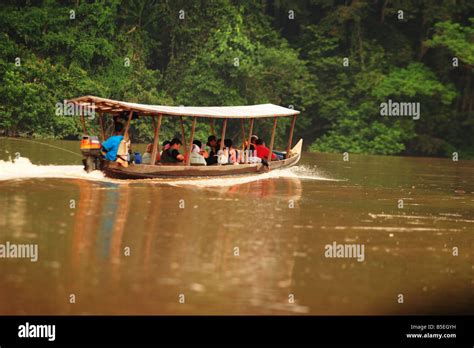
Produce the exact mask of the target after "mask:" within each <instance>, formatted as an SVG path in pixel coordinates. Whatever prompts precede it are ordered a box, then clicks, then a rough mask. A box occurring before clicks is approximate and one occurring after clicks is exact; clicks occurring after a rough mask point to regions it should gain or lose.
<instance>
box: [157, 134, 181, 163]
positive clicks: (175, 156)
mask: <svg viewBox="0 0 474 348" xmlns="http://www.w3.org/2000/svg"><path fill="white" fill-rule="evenodd" d="M182 144H183V143H182V142H181V140H179V139H178V138H174V139H173V140H171V142H170V146H169V148H167V149H166V150H163V152H162V153H161V159H160V162H161V163H165V164H171V163H183V161H184V156H183V155H182V154H180V153H179V149H180V147H181V145H182Z"/></svg>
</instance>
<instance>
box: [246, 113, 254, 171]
mask: <svg viewBox="0 0 474 348" xmlns="http://www.w3.org/2000/svg"><path fill="white" fill-rule="evenodd" d="M254 121H255V119H254V118H251V119H250V130H249V139H248V143H247V160H246V161H247V163H250V139H251V138H252V133H253V122H254Z"/></svg>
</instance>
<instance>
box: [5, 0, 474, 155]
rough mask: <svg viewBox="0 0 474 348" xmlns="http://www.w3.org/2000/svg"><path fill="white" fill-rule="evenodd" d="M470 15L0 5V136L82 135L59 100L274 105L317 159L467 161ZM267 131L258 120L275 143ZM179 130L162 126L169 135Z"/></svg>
mask: <svg viewBox="0 0 474 348" xmlns="http://www.w3.org/2000/svg"><path fill="white" fill-rule="evenodd" d="M473 12H474V2H472V1H471V0H439V1H428V0H426V1H423V0H417V1H415V0H412V1H408V0H371V1H356V0H352V1H351V0H345V1H341V0H339V1H337V0H275V1H270V0H253V1H251V0H248V1H245V0H240V1H237V0H233V1H232V0H206V1H205V0H202V1H194V0H191V1H189V0H175V1H169V0H163V1H154V0H109V1H105V0H96V1H80V0H76V1H51V0H44V1H27V0H24V1H10V0H3V1H2V2H1V4H0V36H1V40H0V81H1V83H0V99H1V100H0V135H7V136H33V137H50V138H65V139H77V138H78V137H79V136H80V134H81V132H82V128H81V126H80V123H79V122H78V119H77V117H69V116H61V115H57V114H56V112H55V105H56V103H58V102H60V101H62V100H64V99H68V98H72V97H77V96H81V95H96V96H102V97H106V98H112V99H119V100H126V101H133V102H140V103H149V104H166V105H196V106H199V105H203V106H204V105H217V106H220V105H248V104H260V103H274V104H278V105H282V106H286V107H289V106H291V107H294V108H295V109H297V110H300V111H301V115H300V116H299V119H298V122H297V128H296V136H295V139H296V137H304V139H305V143H306V144H307V145H309V149H310V150H314V151H324V152H345V151H347V152H350V153H371V154H416V155H433V156H451V154H452V152H455V151H456V152H459V154H460V157H461V158H462V157H464V158H467V157H471V158H472V157H474V136H473V134H474V78H473V77H474V76H473V68H474V13H473ZM388 100H391V101H394V102H402V103H419V106H420V117H419V119H413V117H406V116H403V117H402V116H399V117H394V116H382V115H381V112H380V109H381V104H382V103H385V102H387V101H388ZM92 121H93V122H91V123H93V124H94V127H96V125H97V120H92ZM271 122H272V121H271V120H258V121H257V122H256V127H257V128H256V133H257V134H259V135H261V136H263V137H264V138H266V140H267V142H268V138H269V130H270V128H271ZM278 122H279V123H278V128H277V139H276V142H277V145H282V144H284V143H285V141H286V137H287V133H288V129H289V120H279V121H278ZM218 126H219V124H217V125H216V127H217V128H218ZM209 127H210V126H209V124H208V123H207V122H202V121H201V122H198V126H197V137H199V138H201V139H205V138H206V137H207V134H208V133H209V131H210V130H209ZM245 127H248V125H245ZM186 128H187V129H188V130H189V128H190V121H189V120H188V121H187V123H186ZM228 128H229V134H230V136H232V137H234V138H235V139H237V138H238V137H239V136H240V134H242V133H241V124H240V122H237V121H231V122H229V127H228ZM178 133H179V125H178V124H177V121H176V119H171V118H164V122H163V128H162V133H161V134H162V135H163V138H165V137H168V138H169V137H172V136H174V135H175V134H178ZM151 136H152V124H151V122H150V119H149V118H148V119H146V118H143V119H140V120H138V121H137V122H135V123H134V125H133V128H132V140H133V141H140V142H143V141H150V138H151Z"/></svg>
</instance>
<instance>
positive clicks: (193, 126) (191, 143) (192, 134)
mask: <svg viewBox="0 0 474 348" xmlns="http://www.w3.org/2000/svg"><path fill="white" fill-rule="evenodd" d="M196 119H197V117H196V116H194V117H193V125H192V126H191V136H190V138H189V148H188V152H187V154H188V156H187V157H186V165H187V166H189V164H190V161H191V152H192V150H193V141H194V131H195V129H196Z"/></svg>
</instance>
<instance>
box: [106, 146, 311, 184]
mask: <svg viewBox="0 0 474 348" xmlns="http://www.w3.org/2000/svg"><path fill="white" fill-rule="evenodd" d="M302 143H303V140H300V141H299V142H298V143H297V145H295V147H294V148H293V149H292V150H291V152H290V157H289V158H286V159H283V160H281V161H272V162H270V163H269V164H268V166H267V165H264V164H262V163H256V164H239V165H232V164H229V165H212V166H185V165H164V164H156V165H151V164H131V165H129V166H128V167H127V168H125V167H123V166H121V165H120V164H118V163H117V162H109V161H104V162H103V164H102V171H103V172H104V173H105V175H106V176H107V177H111V178H116V179H155V178H163V179H170V178H176V179H179V178H199V177H225V176H242V175H257V174H263V173H267V172H269V171H271V170H275V169H283V168H289V167H291V166H294V165H295V164H296V163H298V161H299V160H300V157H301V146H302Z"/></svg>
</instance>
